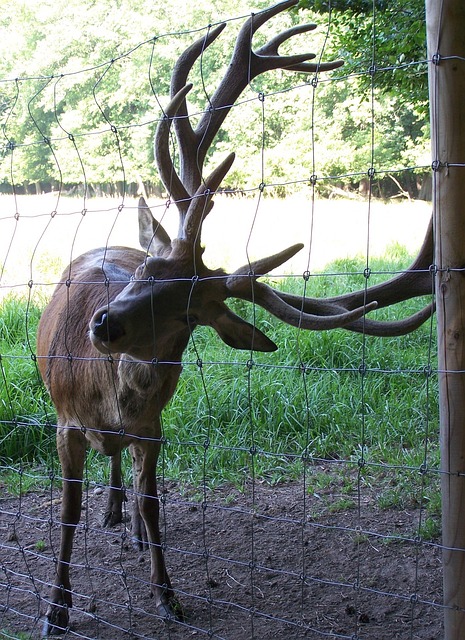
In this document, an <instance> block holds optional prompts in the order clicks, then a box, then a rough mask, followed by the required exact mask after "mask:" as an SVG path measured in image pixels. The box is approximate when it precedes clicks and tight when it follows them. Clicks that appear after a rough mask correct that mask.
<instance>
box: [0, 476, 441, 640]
mask: <svg viewBox="0 0 465 640" xmlns="http://www.w3.org/2000/svg"><path fill="white" fill-rule="evenodd" d="M320 471H321V470H320ZM200 493H201V492H200ZM192 496H194V497H192ZM321 498H322V496H321V495H319V496H315V495H312V494H309V493H308V491H307V490H306V488H305V486H304V484H303V483H302V482H296V483H292V484H289V485H285V486H283V485H281V486H275V487H270V486H268V485H262V484H259V483H255V484H254V485H253V486H251V487H248V488H247V489H246V491H244V492H238V491H237V490H235V489H232V488H224V489H223V490H221V491H220V490H218V491H215V492H214V493H212V494H209V495H208V496H206V500H204V501H203V500H202V498H200V499H199V492H196V493H192V495H191V496H190V497H189V496H186V492H183V493H180V492H179V491H178V489H177V487H176V486H174V485H169V486H167V487H166V490H165V493H164V494H163V501H162V502H163V504H162V507H163V512H164V519H163V527H162V532H163V533H164V536H165V542H166V558H167V565H168V569H169V571H170V573H171V577H172V580H173V585H174V587H175V589H176V590H177V591H178V595H179V599H180V600H181V601H182V604H183V607H184V610H185V616H186V618H185V621H184V622H183V623H178V622H172V623H170V624H166V623H164V622H162V621H161V620H159V619H157V617H156V615H155V614H154V608H153V604H152V601H151V598H150V595H149V586H148V582H147V581H148V577H149V561H148V556H147V555H146V554H140V553H139V552H137V551H136V550H135V549H134V548H133V546H132V544H131V541H130V531H129V524H127V525H124V524H123V525H119V526H118V527H115V528H113V529H104V528H102V526H101V522H102V518H103V512H104V509H105V504H106V492H102V491H101V490H95V489H94V488H90V489H89V491H88V492H87V494H86V499H85V501H84V504H83V513H82V521H81V525H80V527H79V529H78V531H77V533H76V542H75V548H74V554H73V558H72V563H73V566H72V570H71V580H72V585H73V590H74V592H75V594H74V597H73V609H72V610H71V627H70V629H69V631H68V632H67V634H66V637H67V638H92V639H94V638H95V639H100V640H107V639H108V640H110V639H113V638H125V637H132V638H150V639H152V640H155V639H156V640H164V639H165V638H166V639H168V638H169V639H174V640H183V639H184V638H193V637H195V638H223V639H227V640H251V639H256V640H271V639H274V638H279V639H280V640H286V639H289V640H291V639H300V638H306V639H307V638H311V639H313V638H314V639H315V640H317V639H322V638H327V637H331V638H352V639H353V638H357V639H366V640H368V639H370V640H394V639H398V638H405V639H410V640H412V639H422V640H433V639H434V640H436V639H439V638H441V637H442V635H443V632H442V617H443V616H442V608H441V604H440V603H441V602H442V592H441V591H442V578H441V560H440V549H439V546H438V545H436V544H431V543H425V542H420V541H419V539H418V538H417V539H415V531H417V530H418V518H419V511H418V510H415V509H412V510H380V509H379V508H377V507H376V502H375V496H374V495H366V496H363V499H362V501H358V500H355V499H354V507H352V508H350V506H348V507H347V508H345V509H342V510H334V509H331V508H327V505H328V504H329V503H328V501H322V499H321ZM59 503H60V492H59V491H58V490H55V489H54V490H53V492H50V490H44V492H43V493H32V494H27V495H23V496H21V498H15V497H8V496H6V497H4V498H2V499H1V500H0V566H1V568H2V571H1V574H0V631H1V630H3V631H4V632H8V633H9V634H10V635H8V636H6V637H20V638H24V637H27V638H36V637H40V632H41V616H43V614H44V612H45V610H46V607H47V597H48V593H49V585H50V581H51V579H52V576H53V569H54V558H55V556H56V555H57V554H58V536H59ZM322 504H326V507H322ZM129 508H130V507H129V506H128V510H129ZM21 633H23V634H25V636H22V635H20V634H21ZM0 636H1V633H0Z"/></svg>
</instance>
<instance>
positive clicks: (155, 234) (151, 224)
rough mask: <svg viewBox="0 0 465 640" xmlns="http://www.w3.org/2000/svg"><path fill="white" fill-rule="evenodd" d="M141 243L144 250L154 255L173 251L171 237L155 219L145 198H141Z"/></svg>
mask: <svg viewBox="0 0 465 640" xmlns="http://www.w3.org/2000/svg"><path fill="white" fill-rule="evenodd" d="M139 243H140V246H141V247H142V249H143V250H144V251H147V253H150V254H151V255H153V256H167V255H169V254H170V253H171V238H170V237H169V235H168V234H167V233H166V231H165V230H164V229H163V227H162V226H161V224H160V223H159V222H157V220H155V218H154V217H153V215H152V212H151V211H150V209H149V207H148V206H147V203H146V202H145V199H144V198H140V200H139Z"/></svg>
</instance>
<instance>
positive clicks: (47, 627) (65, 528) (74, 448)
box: [43, 426, 86, 636]
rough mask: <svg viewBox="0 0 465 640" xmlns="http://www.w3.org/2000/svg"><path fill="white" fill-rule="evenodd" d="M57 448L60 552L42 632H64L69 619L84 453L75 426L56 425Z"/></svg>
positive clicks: (82, 443) (81, 441)
mask: <svg viewBox="0 0 465 640" xmlns="http://www.w3.org/2000/svg"><path fill="white" fill-rule="evenodd" d="M57 448H58V455H59V457H60V463H61V469H62V476H63V493H62V502H61V540H60V555H59V558H58V564H57V569H56V575H55V583H54V586H53V588H52V592H51V595H50V604H49V606H48V609H47V613H46V614H45V622H44V626H43V635H44V636H48V635H60V634H62V633H63V632H64V629H66V627H67V626H68V623H69V614H68V609H70V608H71V607H72V606H73V604H72V598H71V583H70V580H69V563H70V561H71V552H72V550H73V539H74V532H75V531H76V525H77V524H78V522H79V519H80V517H81V501H82V478H83V469H84V459H85V453H86V443H85V438H84V435H83V434H82V433H81V432H80V431H78V430H77V429H75V428H68V427H66V426H63V427H59V428H58V430H57Z"/></svg>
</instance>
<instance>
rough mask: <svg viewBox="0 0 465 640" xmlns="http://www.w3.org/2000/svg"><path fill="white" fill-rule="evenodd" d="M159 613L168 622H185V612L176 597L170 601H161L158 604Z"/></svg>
mask: <svg viewBox="0 0 465 640" xmlns="http://www.w3.org/2000/svg"><path fill="white" fill-rule="evenodd" d="M157 613H158V615H159V616H160V618H162V620H163V621H164V622H166V623H169V622H184V613H183V610H182V607H181V605H180V603H179V601H178V600H176V598H170V600H169V602H161V603H160V604H159V605H158V606H157Z"/></svg>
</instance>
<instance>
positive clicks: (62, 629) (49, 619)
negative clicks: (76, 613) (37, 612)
mask: <svg viewBox="0 0 465 640" xmlns="http://www.w3.org/2000/svg"><path fill="white" fill-rule="evenodd" d="M68 624H69V615H68V609H67V607H64V606H62V605H57V604H56V605H51V606H50V607H49V608H48V611H47V613H46V614H45V620H44V625H43V627H42V637H43V638H46V637H47V636H61V635H63V634H64V633H66V631H67V629H68Z"/></svg>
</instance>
